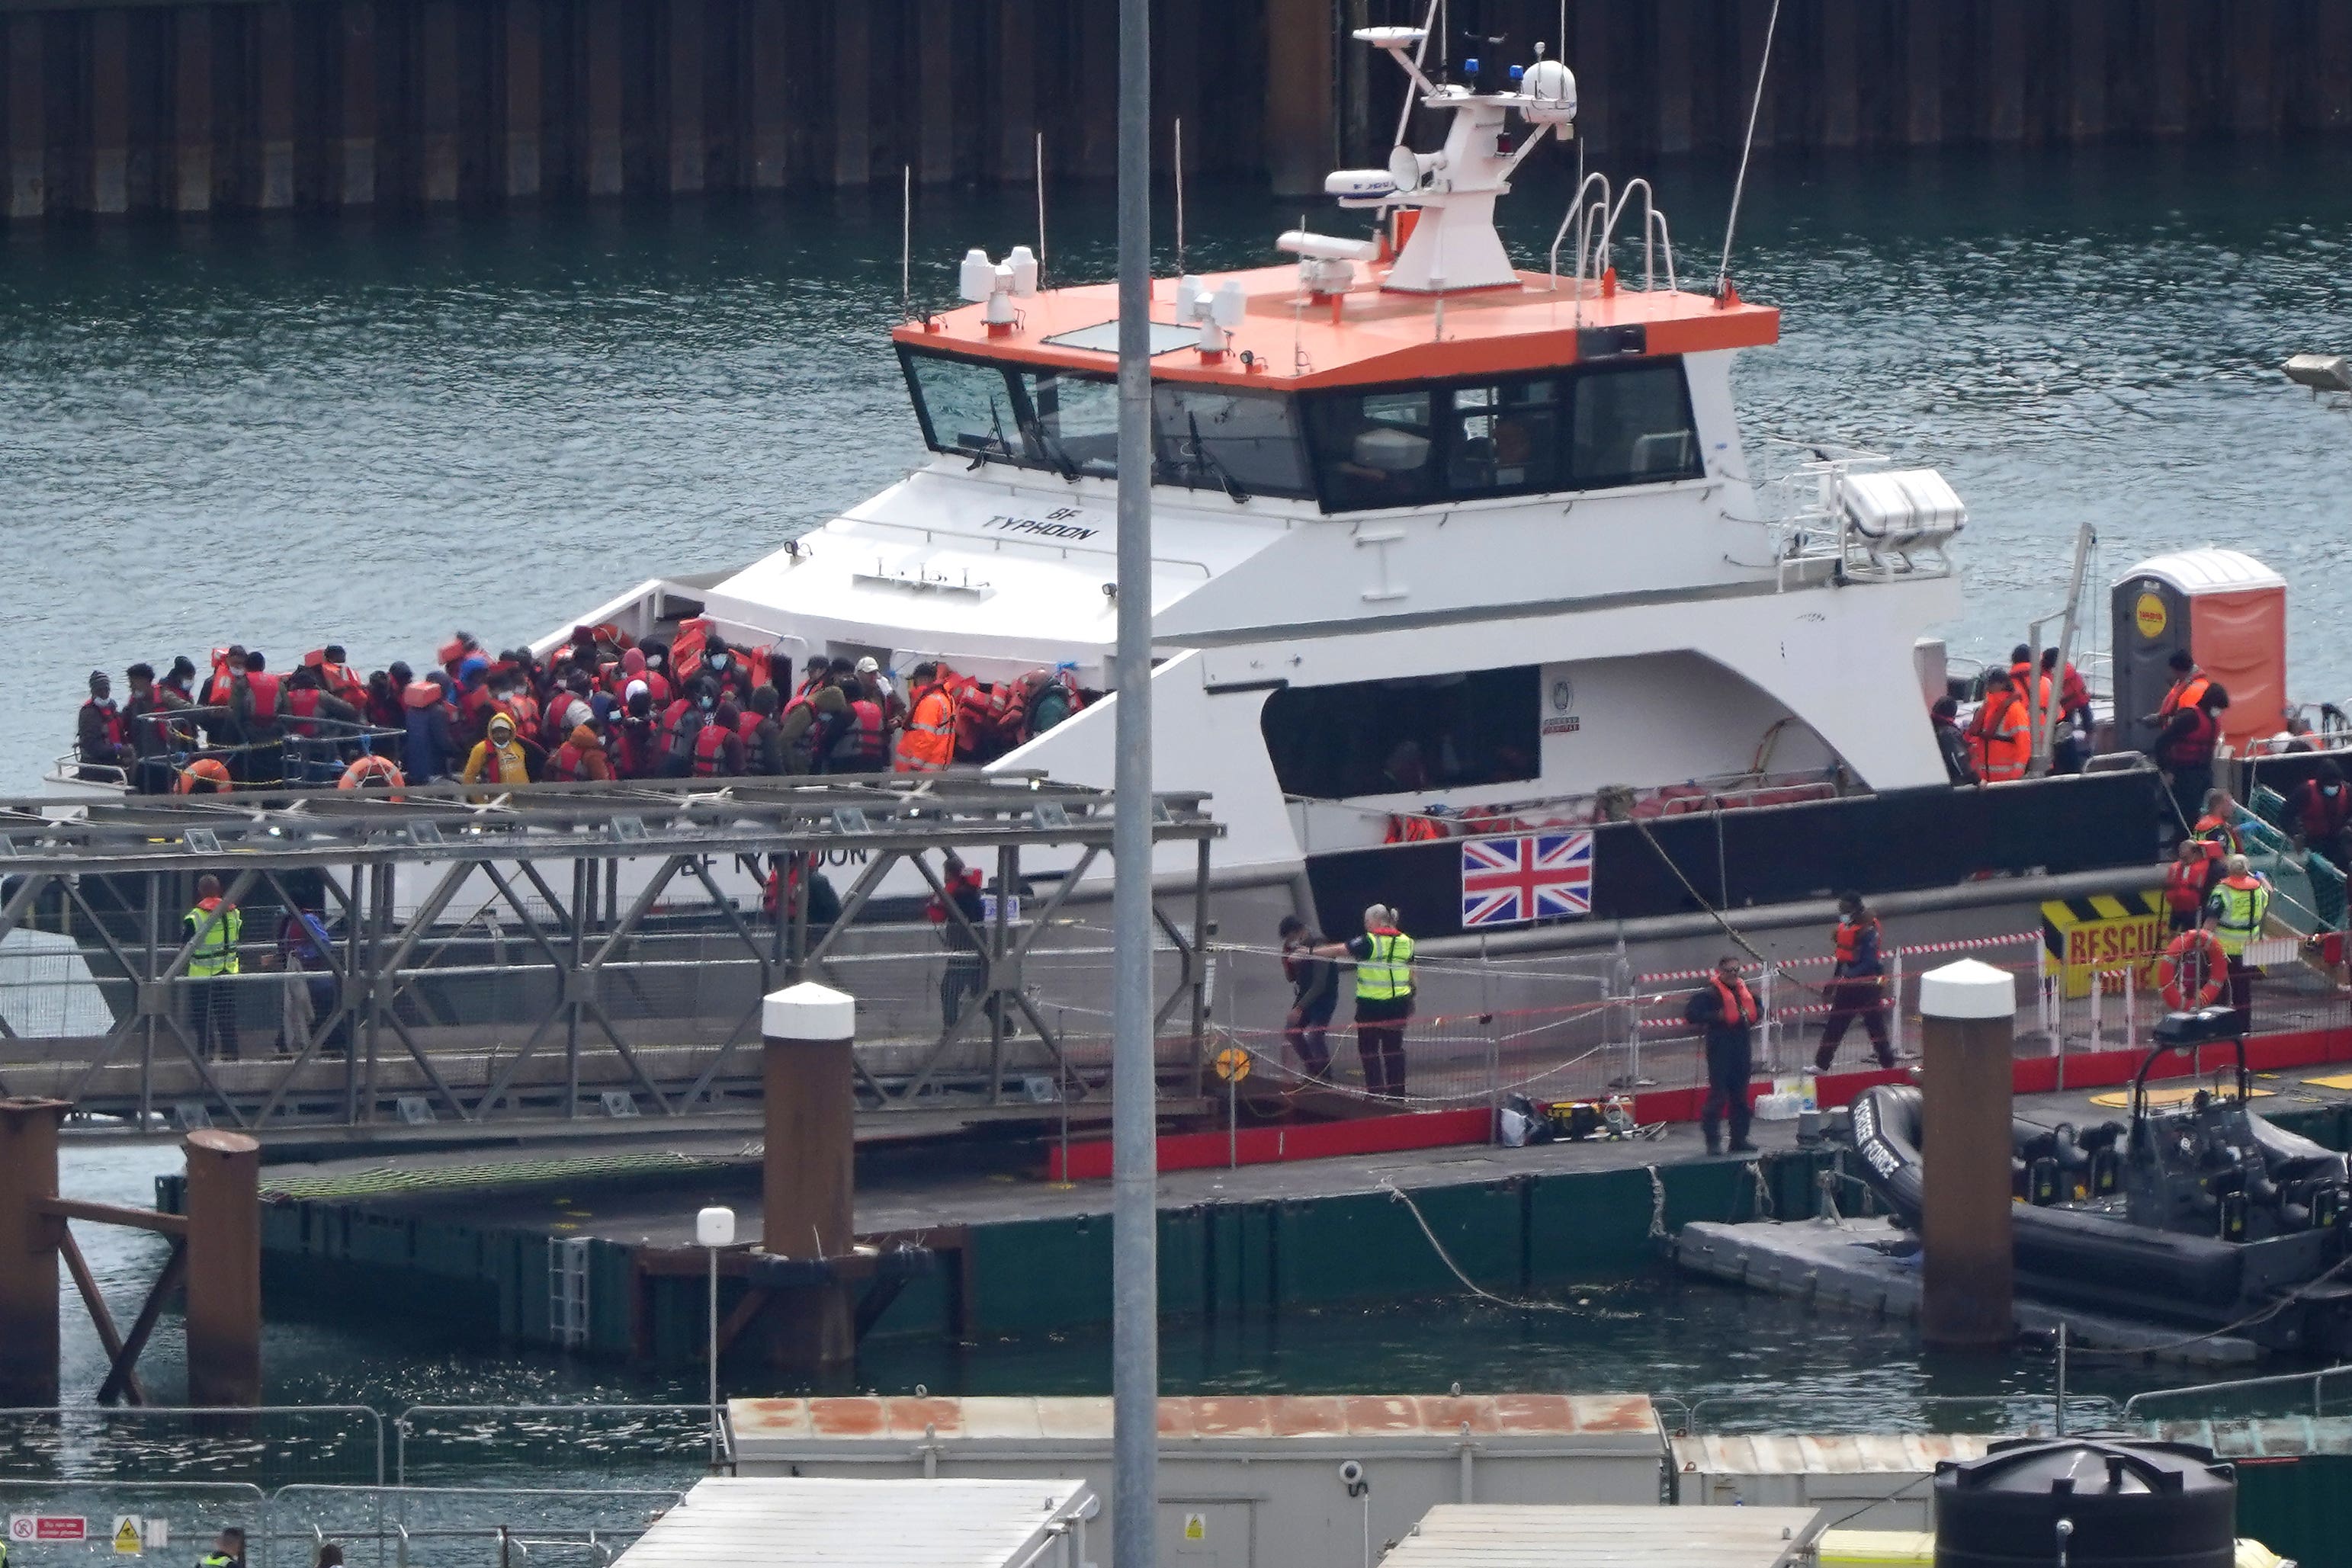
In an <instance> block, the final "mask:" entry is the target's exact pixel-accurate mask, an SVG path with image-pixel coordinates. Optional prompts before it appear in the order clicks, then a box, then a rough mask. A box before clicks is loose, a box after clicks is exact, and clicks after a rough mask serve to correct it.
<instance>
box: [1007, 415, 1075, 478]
mask: <svg viewBox="0 0 2352 1568" xmlns="http://www.w3.org/2000/svg"><path fill="white" fill-rule="evenodd" d="M1021 434H1023V435H1024V436H1026V437H1027V438H1028V439H1029V440H1031V441H1034V442H1035V443H1036V444H1037V450H1038V451H1040V452H1042V453H1044V454H1045V461H1046V462H1048V463H1051V464H1052V465H1054V471H1055V473H1057V474H1059V475H1060V476H1062V477H1063V478H1065V479H1072V480H1075V479H1076V478H1077V476H1078V465H1076V463H1073V462H1072V461H1071V460H1070V455H1069V454H1068V453H1066V452H1065V451H1063V450H1062V444H1061V443H1060V442H1058V441H1056V440H1055V439H1054V438H1053V437H1052V436H1050V435H1048V434H1045V421H1044V420H1042V419H1035V418H1033V419H1031V420H1030V421H1029V423H1026V424H1024V425H1023V426H1022V427H1021Z"/></svg>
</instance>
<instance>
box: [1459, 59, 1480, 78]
mask: <svg viewBox="0 0 2352 1568" xmlns="http://www.w3.org/2000/svg"><path fill="white" fill-rule="evenodd" d="M1462 69H1463V70H1464V71H1465V73H1467V74H1468V75H1470V76H1472V77H1475V76H1476V75H1477V74H1478V62H1477V61H1476V60H1464V61H1463V62H1462Z"/></svg>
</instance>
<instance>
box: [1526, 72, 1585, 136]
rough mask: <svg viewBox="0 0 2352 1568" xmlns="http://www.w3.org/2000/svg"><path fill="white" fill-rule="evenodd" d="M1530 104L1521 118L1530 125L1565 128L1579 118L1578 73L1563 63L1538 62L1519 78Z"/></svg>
mask: <svg viewBox="0 0 2352 1568" xmlns="http://www.w3.org/2000/svg"><path fill="white" fill-rule="evenodd" d="M1519 91H1520V92H1522V93H1523V94H1525V95H1526V96H1527V99H1528V101H1527V103H1526V104H1525V105H1523V106H1522V107H1521V108H1520V110H1519V114H1520V116H1521V117H1522V118H1524V119H1525V120H1527V122H1528V124H1530V125H1565V124H1567V123H1568V122H1569V121H1570V120H1574V119H1575V118H1576V73H1575V72H1573V71H1571V70H1570V69H1569V68H1568V67H1567V66H1565V65H1563V64H1562V63H1561V62H1559V60H1538V61H1537V62H1536V63H1535V64H1533V65H1531V66H1529V67H1528V69H1527V74H1526V75H1525V76H1522V77H1521V78H1519Z"/></svg>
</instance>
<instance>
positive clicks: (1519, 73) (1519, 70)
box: [1511, 66, 1528, 81]
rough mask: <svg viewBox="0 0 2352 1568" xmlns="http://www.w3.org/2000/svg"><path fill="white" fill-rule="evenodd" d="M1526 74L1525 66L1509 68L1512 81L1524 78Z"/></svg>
mask: <svg viewBox="0 0 2352 1568" xmlns="http://www.w3.org/2000/svg"><path fill="white" fill-rule="evenodd" d="M1527 74H1528V68H1527V67H1525V66H1513V67H1512V68H1511V79H1512V80H1513V81H1517V80H1518V79H1519V78H1521V77H1524V76H1526V75H1527Z"/></svg>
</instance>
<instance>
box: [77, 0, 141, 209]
mask: <svg viewBox="0 0 2352 1568" xmlns="http://www.w3.org/2000/svg"><path fill="white" fill-rule="evenodd" d="M83 200H84V201H85V202H86V203H87V204H89V210H90V211H91V212H93V213H99V214H109V215H111V214H120V213H126V212H129V211H130V210H131V14H130V13H129V12H128V11H125V10H123V9H122V8H121V7H120V6H111V5H110V6H108V7H107V8H106V9H104V10H102V11H93V12H91V13H90V16H89V190H88V191H87V192H85V193H83Z"/></svg>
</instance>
